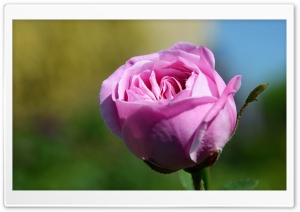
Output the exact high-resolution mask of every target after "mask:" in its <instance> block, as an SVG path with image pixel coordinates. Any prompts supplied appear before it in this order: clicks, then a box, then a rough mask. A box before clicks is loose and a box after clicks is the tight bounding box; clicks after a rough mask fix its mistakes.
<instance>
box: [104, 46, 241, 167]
mask: <svg viewBox="0 0 300 212" xmlns="http://www.w3.org/2000/svg"><path fill="white" fill-rule="evenodd" d="M214 67H215V59H214V55H213V53H212V52H211V51H210V50H209V49H207V48H206V47H203V46H195V45H193V44H191V43H186V42H180V43H176V44H175V45H174V46H172V47H171V48H170V49H167V50H162V51H159V52H157V53H153V54H148V55H144V56H137V57H133V58H131V59H130V60H128V61H127V62H126V63H125V64H124V65H122V66H121V67H120V68H118V69H117V70H116V71H115V72H114V73H113V74H112V75H111V76H110V77H109V78H108V79H106V80H105V81H103V83H102V87H101V91H100V109H101V114H102V117H103V119H104V121H105V123H106V125H107V126H108V128H109V129H110V130H111V131H112V132H113V133H114V134H116V135H117V136H119V137H120V138H121V139H123V140H124V142H125V144H126V146H127V147H128V148H129V149H130V150H131V151H132V153H133V154H135V155H136V156H137V157H138V158H140V159H143V160H146V161H148V162H151V163H152V164H154V165H156V166H158V167H162V168H164V169H167V170H171V171H176V170H179V169H185V168H189V167H194V166H196V165H199V164H201V163H202V162H204V161H205V160H206V159H207V158H209V157H210V156H211V155H212V154H214V153H216V152H219V151H220V150H222V149H223V147H224V146H225V144H226V143H227V142H228V139H229V138H230V136H231V134H232V132H233V130H234V127H235V124H236V115H237V113H236V105H235V101H234V99H233V95H234V94H235V93H236V92H237V91H238V89H239V88H240V86H241V76H240V75H238V76H235V77H234V78H232V79H231V80H230V82H229V83H228V84H227V85H226V84H225V82H224V81H223V79H222V78H221V77H220V75H219V74H218V73H217V72H216V71H215V69H214Z"/></svg>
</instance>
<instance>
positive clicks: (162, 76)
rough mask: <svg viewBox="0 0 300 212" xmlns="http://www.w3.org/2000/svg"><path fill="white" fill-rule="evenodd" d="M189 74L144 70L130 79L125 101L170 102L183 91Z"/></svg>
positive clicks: (174, 71)
mask: <svg viewBox="0 0 300 212" xmlns="http://www.w3.org/2000/svg"><path fill="white" fill-rule="evenodd" d="M190 74H191V73H190V72H182V71H178V70H167V71H166V72H165V73H162V72H155V71H152V70H145V71H143V72H142V73H139V74H138V75H134V76H132V77H131V81H130V86H129V89H127V90H126V94H127V95H125V101H126V100H127V101H129V102H131V101H138V100H148V101H157V100H164V99H166V100H171V99H173V98H174V97H175V96H176V94H178V93H179V92H181V91H182V90H184V89H185V83H186V80H187V79H188V77H189V76H190ZM126 97H127V98H126Z"/></svg>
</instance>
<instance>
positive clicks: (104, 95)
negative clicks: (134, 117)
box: [99, 65, 125, 137]
mask: <svg viewBox="0 0 300 212" xmlns="http://www.w3.org/2000/svg"><path fill="white" fill-rule="evenodd" d="M124 71H125V66H124V65H123V66H121V67H120V68H118V69H117V70H116V71H115V72H114V73H113V74H112V75H111V76H110V77H109V78H107V79H106V80H104V81H103V83H102V85H101V89H100V94H99V101H100V112H101V115H102V117H103V119H104V121H105V123H106V125H107V126H108V128H109V129H110V130H111V131H112V132H113V133H114V134H116V135H117V136H119V137H121V127H120V124H119V117H118V113H117V107H116V104H115V102H114V101H113V99H112V93H113V92H115V87H116V85H117V83H118V82H119V81H120V79H121V77H122V75H123V73H124Z"/></svg>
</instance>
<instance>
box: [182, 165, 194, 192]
mask: <svg viewBox="0 0 300 212" xmlns="http://www.w3.org/2000/svg"><path fill="white" fill-rule="evenodd" d="M178 177H179V180H180V183H181V185H182V187H183V188H184V189H185V190H194V186H193V180H192V176H191V174H190V173H188V172H186V171H184V170H180V171H178Z"/></svg>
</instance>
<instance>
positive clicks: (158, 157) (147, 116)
mask: <svg viewBox="0 0 300 212" xmlns="http://www.w3.org/2000/svg"><path fill="white" fill-rule="evenodd" d="M215 101H216V99H215V98H213V97H211V98H194V99H187V100H184V101H181V102H176V103H173V104H169V105H165V106H162V107H151V106H148V105H143V106H141V107H140V108H139V109H138V110H135V112H134V113H132V114H131V115H130V116H129V117H128V118H127V119H126V120H125V122H124V125H123V127H122V137H123V139H124V140H125V143H126V145H127V147H128V148H129V149H130V150H131V151H132V152H133V153H134V154H135V155H136V156H137V157H139V158H144V159H147V160H149V161H151V162H153V163H155V164H157V165H159V166H161V167H164V168H167V169H169V170H178V169H181V168H185V167H188V166H193V165H195V163H194V162H193V161H192V160H191V159H190V156H189V149H190V145H191V141H192V139H193V135H194V133H195V131H196V128H197V126H198V125H199V123H200V122H201V121H202V119H203V118H204V116H205V114H206V113H207V111H209V110H210V108H211V107H212V105H213V104H214V103H215ZM189 103H190V104H189ZM195 114H197V115H196V116H195Z"/></svg>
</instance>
